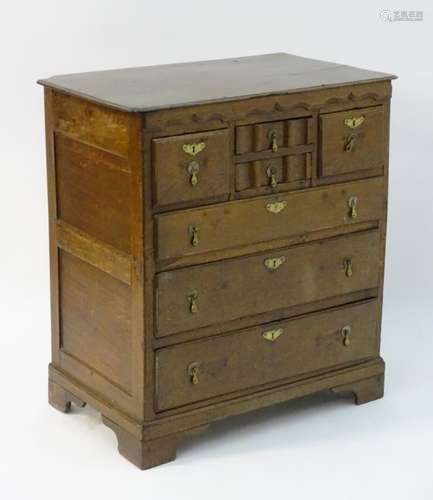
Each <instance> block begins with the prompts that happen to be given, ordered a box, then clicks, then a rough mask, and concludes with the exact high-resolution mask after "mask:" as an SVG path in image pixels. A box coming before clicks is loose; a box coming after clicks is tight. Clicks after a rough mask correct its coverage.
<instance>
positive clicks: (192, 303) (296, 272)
mask: <svg viewBox="0 0 433 500" xmlns="http://www.w3.org/2000/svg"><path fill="white" fill-rule="evenodd" d="M379 260H380V259H379V232H378V231H377V230H373V231H366V232H363V233H355V234H352V235H347V236H340V237H337V238H333V239H329V240H325V241H319V242H314V243H308V244H305V245H299V246H296V247H291V248H285V249H278V250H275V251H272V252H269V253H266V254H264V253H261V254H257V255H253V256H248V257H239V258H236V259H228V260H225V261H219V262H214V263H211V264H204V265H200V266H192V267H188V268H185V269H179V270H176V271H166V272H162V273H159V274H158V275H157V286H156V294H157V296H156V304H157V335H158V336H166V335H171V334H174V333H179V332H182V331H189V330H196V329H198V328H201V327H205V326H211V325H215V324H220V323H224V322H228V321H230V320H234V319H237V318H242V317H245V316H251V315H258V314H262V313H266V312H271V311H278V310H282V309H285V308H288V307H292V306H295V305H299V304H307V303H310V302H315V301H319V300H323V299H327V298H331V297H336V296H341V295H345V294H348V293H352V292H356V291H360V290H366V289H373V288H376V287H377V286H378V279H379Z"/></svg>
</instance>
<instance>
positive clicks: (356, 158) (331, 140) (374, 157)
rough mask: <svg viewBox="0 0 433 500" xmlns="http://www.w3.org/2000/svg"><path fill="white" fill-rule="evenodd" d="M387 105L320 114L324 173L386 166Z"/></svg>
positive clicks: (333, 173) (321, 165)
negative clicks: (384, 112)
mask: <svg viewBox="0 0 433 500" xmlns="http://www.w3.org/2000/svg"><path fill="white" fill-rule="evenodd" d="M384 127H385V121H384V114H383V107H382V106H376V107H373V108H363V109H356V110H352V111H344V112H339V113H329V114H325V115H322V116H321V117H320V155H319V156H320V175H321V176H323V177H327V176H336V175H340V174H347V173H350V172H355V171H362V170H371V169H377V168H382V167H383V162H384V153H385V152H384Z"/></svg>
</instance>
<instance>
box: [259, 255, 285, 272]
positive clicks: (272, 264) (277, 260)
mask: <svg viewBox="0 0 433 500" xmlns="http://www.w3.org/2000/svg"><path fill="white" fill-rule="evenodd" d="M284 262H286V258H285V257H284V255H282V256H281V257H272V258H270V259H265V262H264V264H265V267H266V268H267V269H269V270H270V271H276V270H277V269H278V268H279V267H280V266H281V265H282V264H284Z"/></svg>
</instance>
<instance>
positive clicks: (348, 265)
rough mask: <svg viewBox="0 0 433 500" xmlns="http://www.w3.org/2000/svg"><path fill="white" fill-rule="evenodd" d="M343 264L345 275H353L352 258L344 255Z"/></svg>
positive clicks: (349, 276)
mask: <svg viewBox="0 0 433 500" xmlns="http://www.w3.org/2000/svg"><path fill="white" fill-rule="evenodd" d="M343 265H344V271H345V273H346V276H347V277H348V278H351V277H352V276H353V264H352V259H351V258H350V257H346V258H345V259H344V261H343Z"/></svg>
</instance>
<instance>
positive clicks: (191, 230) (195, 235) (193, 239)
mask: <svg viewBox="0 0 433 500" xmlns="http://www.w3.org/2000/svg"><path fill="white" fill-rule="evenodd" d="M189 234H190V236H191V240H190V242H191V245H192V246H193V247H196V246H198V244H199V239H198V227H197V226H191V227H190V228H189Z"/></svg>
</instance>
